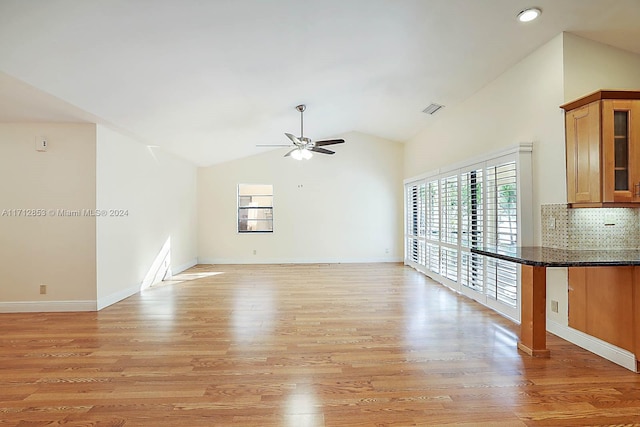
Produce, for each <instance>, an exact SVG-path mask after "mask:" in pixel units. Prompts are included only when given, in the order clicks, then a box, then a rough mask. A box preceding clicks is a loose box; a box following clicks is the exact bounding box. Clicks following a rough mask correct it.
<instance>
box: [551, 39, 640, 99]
mask: <svg viewBox="0 0 640 427" xmlns="http://www.w3.org/2000/svg"><path fill="white" fill-rule="evenodd" d="M599 89H634V90H639V89H640V55H637V54H634V53H631V52H627V51H624V50H620V49H617V48H614V47H611V46H608V45H605V44H602V43H597V42H594V41H591V40H587V39H584V38H582V37H578V36H575V35H573V34H569V33H565V35H564V98H565V101H566V102H569V101H573V100H574V99H577V98H580V97H581V96H583V95H586V94H588V93H591V92H595V91H596V90H599Z"/></svg>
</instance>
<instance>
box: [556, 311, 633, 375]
mask: <svg viewBox="0 0 640 427" xmlns="http://www.w3.org/2000/svg"><path fill="white" fill-rule="evenodd" d="M547 331H549V332H551V333H552V334H554V335H557V336H559V337H560V338H563V339H565V340H567V341H569V342H570V343H573V344H575V345H577V346H578V347H582V348H584V349H585V350H589V351H590V352H592V353H595V354H597V355H598V356H600V357H604V358H605V359H607V360H610V361H612V362H613V363H616V364H618V365H620V366H622V367H625V368H627V369H629V370H630V371H633V372H637V371H636V358H635V356H634V354H633V353H631V352H630V351H627V350H623V349H621V348H620V347H616V346H615V345H613V344H609V343H608V342H605V341H602V340H600V339H598V338H596V337H592V336H591V335H587V334H585V333H584V332H580V331H578V330H576V329H573V328H570V327H569V326H564V325H562V324H560V323H558V322H554V321H553V320H550V319H547ZM551 357H553V355H552V356H551Z"/></svg>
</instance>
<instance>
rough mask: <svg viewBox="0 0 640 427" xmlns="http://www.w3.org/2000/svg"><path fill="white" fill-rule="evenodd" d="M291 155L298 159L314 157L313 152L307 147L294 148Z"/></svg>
mask: <svg viewBox="0 0 640 427" xmlns="http://www.w3.org/2000/svg"><path fill="white" fill-rule="evenodd" d="M291 157H293V158H294V159H296V160H309V159H310V158H312V157H313V154H312V153H311V151H309V150H307V149H306V148H298V149H297V150H293V151H292V152H291Z"/></svg>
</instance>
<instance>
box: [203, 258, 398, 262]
mask: <svg viewBox="0 0 640 427" xmlns="http://www.w3.org/2000/svg"><path fill="white" fill-rule="evenodd" d="M378 262H402V258H400V257H381V258H346V259H345V258H295V259H292V258H255V257H254V258H198V264H369V263H378Z"/></svg>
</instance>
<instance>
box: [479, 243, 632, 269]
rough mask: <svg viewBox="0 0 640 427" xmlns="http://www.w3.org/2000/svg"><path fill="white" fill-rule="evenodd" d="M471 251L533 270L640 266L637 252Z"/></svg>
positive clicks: (533, 248)
mask: <svg viewBox="0 0 640 427" xmlns="http://www.w3.org/2000/svg"><path fill="white" fill-rule="evenodd" d="M471 252H473V253H476V254H480V255H485V256H488V257H492V258H498V259H504V260H507V261H512V262H517V263H519V264H525V265H533V266H536V267H599V266H629V265H640V249H615V250H601V249H599V250H570V249H556V248H547V247H543V246H517V247H484V248H482V249H471Z"/></svg>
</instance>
